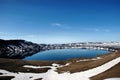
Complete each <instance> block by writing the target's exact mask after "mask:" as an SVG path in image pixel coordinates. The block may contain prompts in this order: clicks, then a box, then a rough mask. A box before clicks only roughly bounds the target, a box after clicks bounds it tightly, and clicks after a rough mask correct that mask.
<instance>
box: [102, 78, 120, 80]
mask: <svg viewBox="0 0 120 80" xmlns="http://www.w3.org/2000/svg"><path fill="white" fill-rule="evenodd" d="M104 80H120V78H108V79H104Z"/></svg>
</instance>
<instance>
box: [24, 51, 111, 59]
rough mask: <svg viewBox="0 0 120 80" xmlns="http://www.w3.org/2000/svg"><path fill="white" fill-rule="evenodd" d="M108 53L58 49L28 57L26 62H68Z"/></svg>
mask: <svg viewBox="0 0 120 80" xmlns="http://www.w3.org/2000/svg"><path fill="white" fill-rule="evenodd" d="M107 53H109V52H108V51H103V50H88V49H56V50H48V51H43V52H39V53H37V54H34V55H32V56H29V57H26V58H25V60H67V59H71V58H93V57H96V56H98V55H103V54H107Z"/></svg>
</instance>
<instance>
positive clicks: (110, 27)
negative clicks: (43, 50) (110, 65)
mask: <svg viewBox="0 0 120 80" xmlns="http://www.w3.org/2000/svg"><path fill="white" fill-rule="evenodd" d="M119 34H120V0H0V38H1V39H25V40H28V41H33V42H37V43H69V42H84V41H120V35H119Z"/></svg>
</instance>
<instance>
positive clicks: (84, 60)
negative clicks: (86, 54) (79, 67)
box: [76, 57, 101, 62]
mask: <svg viewBox="0 0 120 80" xmlns="http://www.w3.org/2000/svg"><path fill="white" fill-rule="evenodd" d="M98 59H101V57H97V58H92V59H83V60H78V61H76V62H81V61H91V60H98Z"/></svg>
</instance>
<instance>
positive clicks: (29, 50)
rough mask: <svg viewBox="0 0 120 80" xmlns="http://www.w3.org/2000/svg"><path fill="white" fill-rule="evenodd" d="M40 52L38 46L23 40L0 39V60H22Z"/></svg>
mask: <svg viewBox="0 0 120 80" xmlns="http://www.w3.org/2000/svg"><path fill="white" fill-rule="evenodd" d="M40 50H41V47H40V45H38V44H36V43H32V42H28V41H25V40H2V39H0V57H1V58H24V57H25V56H30V55H33V54H35V53H37V52H39V51H40Z"/></svg>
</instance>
